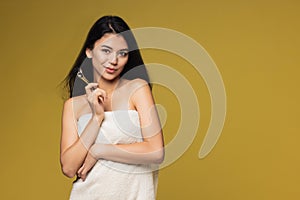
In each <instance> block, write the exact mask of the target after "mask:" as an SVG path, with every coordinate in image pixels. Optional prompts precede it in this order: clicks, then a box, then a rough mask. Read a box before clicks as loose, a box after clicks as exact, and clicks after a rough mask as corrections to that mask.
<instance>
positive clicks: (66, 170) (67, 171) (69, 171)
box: [61, 166, 76, 178]
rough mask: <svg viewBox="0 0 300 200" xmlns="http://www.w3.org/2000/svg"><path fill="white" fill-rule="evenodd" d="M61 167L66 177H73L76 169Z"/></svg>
mask: <svg viewBox="0 0 300 200" xmlns="http://www.w3.org/2000/svg"><path fill="white" fill-rule="evenodd" d="M61 169H62V173H63V174H64V175H65V176H66V177H68V178H73V177H74V176H75V175H76V171H75V170H73V169H71V168H67V167H64V166H62V167H61Z"/></svg>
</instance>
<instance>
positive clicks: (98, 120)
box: [92, 115, 104, 126]
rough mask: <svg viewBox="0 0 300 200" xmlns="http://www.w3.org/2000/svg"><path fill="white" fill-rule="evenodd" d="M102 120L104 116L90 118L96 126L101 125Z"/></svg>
mask: <svg viewBox="0 0 300 200" xmlns="http://www.w3.org/2000/svg"><path fill="white" fill-rule="evenodd" d="M103 120H104V116H96V115H93V116H92V121H93V122H95V123H96V124H97V125H98V126H100V125H101V124H102V121H103Z"/></svg>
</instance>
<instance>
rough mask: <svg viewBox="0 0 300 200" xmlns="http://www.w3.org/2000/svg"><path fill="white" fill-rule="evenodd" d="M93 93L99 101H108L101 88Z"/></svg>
mask: <svg viewBox="0 0 300 200" xmlns="http://www.w3.org/2000/svg"><path fill="white" fill-rule="evenodd" d="M93 93H94V94H95V96H96V97H97V101H98V99H100V101H101V102H102V103H103V102H104V100H105V99H106V92H105V91H104V90H102V89H100V88H96V89H95V90H94V91H93Z"/></svg>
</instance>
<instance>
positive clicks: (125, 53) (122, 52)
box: [119, 51, 128, 57]
mask: <svg viewBox="0 0 300 200" xmlns="http://www.w3.org/2000/svg"><path fill="white" fill-rule="evenodd" d="M119 55H120V56H122V57H126V56H127V55H128V52H125V51H121V52H119Z"/></svg>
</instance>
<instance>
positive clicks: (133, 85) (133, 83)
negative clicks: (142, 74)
mask: <svg viewBox="0 0 300 200" xmlns="http://www.w3.org/2000/svg"><path fill="white" fill-rule="evenodd" d="M127 85H128V87H129V88H130V89H131V90H134V91H136V90H137V89H139V88H144V87H146V88H149V85H148V82H147V81H145V80H144V79H141V78H136V79H133V80H128V83H127Z"/></svg>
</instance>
